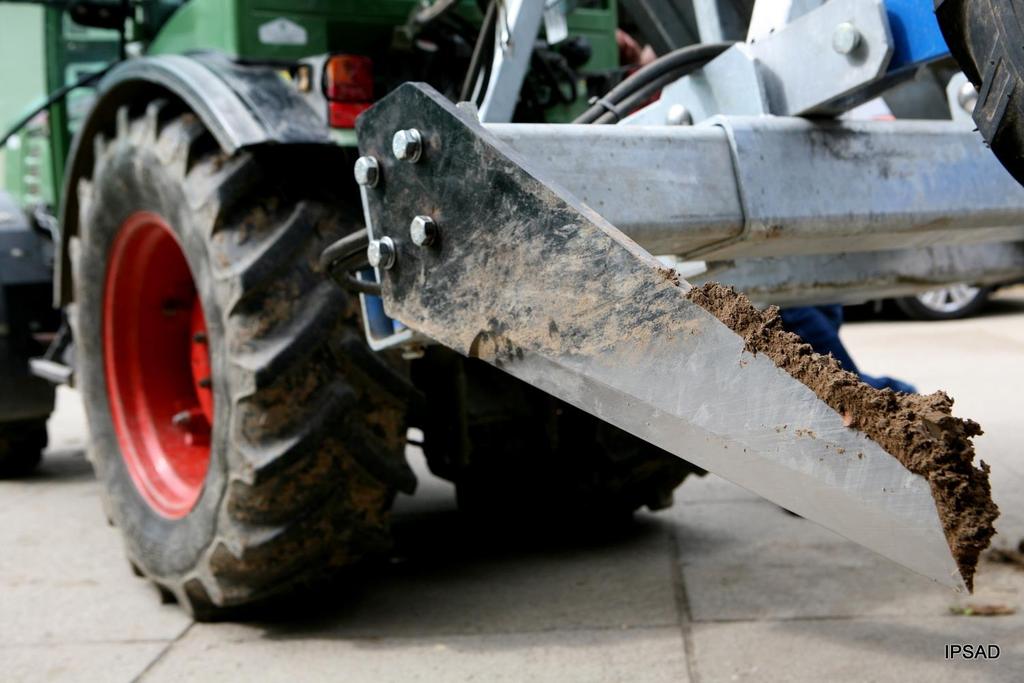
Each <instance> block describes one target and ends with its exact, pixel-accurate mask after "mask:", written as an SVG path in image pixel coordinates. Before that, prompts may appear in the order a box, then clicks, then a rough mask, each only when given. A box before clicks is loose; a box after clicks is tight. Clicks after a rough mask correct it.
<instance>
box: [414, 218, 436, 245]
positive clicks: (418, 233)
mask: <svg viewBox="0 0 1024 683" xmlns="http://www.w3.org/2000/svg"><path fill="white" fill-rule="evenodd" d="M437 233H438V230H437V223H435V222H434V219H433V218H431V217H430V216H416V218H413V219H412V222H411V223H409V237H410V239H412V243H413V244H415V245H416V246H419V247H428V246H430V245H431V244H433V243H434V242H435V241H436V240H437Z"/></svg>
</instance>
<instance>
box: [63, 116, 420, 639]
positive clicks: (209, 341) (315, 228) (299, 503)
mask: <svg viewBox="0 0 1024 683" xmlns="http://www.w3.org/2000/svg"><path fill="white" fill-rule="evenodd" d="M143 106H144V107H145V109H144V110H137V109H133V110H129V109H128V108H122V109H121V110H120V111H119V112H118V116H117V122H116V130H111V131H108V134H107V135H106V136H100V137H99V138H98V139H97V140H96V143H95V145H94V147H95V164H94V167H93V171H92V174H91V177H89V178H84V179H82V180H80V181H79V184H78V191H79V200H80V207H81V208H80V223H79V224H80V229H79V236H78V237H77V238H75V239H74V240H73V242H72V245H71V253H72V261H73V273H74V281H75V290H76V291H75V298H76V303H75V306H74V310H73V314H72V318H73V322H74V325H75V328H76V330H75V332H76V334H75V337H76V341H77V346H78V354H79V355H78V368H79V379H80V386H81V390H82V394H83V397H84V400H85V408H86V413H87V417H88V422H89V427H90V431H91V436H92V443H91V446H90V458H91V460H92V462H93V464H94V467H95V469H96V471H97V475H98V477H99V479H100V481H101V483H102V486H103V493H104V496H103V498H104V504H105V507H106V511H107V515H108V517H109V518H110V519H112V520H113V522H114V524H115V525H116V526H117V527H119V528H120V530H121V532H122V534H123V536H124V540H125V543H126V548H127V554H128V558H129V561H130V563H131V565H132V566H133V567H134V568H137V570H138V571H140V572H141V573H142V574H143V575H144V576H146V577H148V578H149V579H150V580H151V581H153V582H155V583H156V584H157V587H158V588H159V589H160V591H161V594H164V595H173V596H174V598H175V599H176V600H177V601H178V602H179V603H180V604H181V605H182V606H183V607H184V608H185V609H186V610H187V611H188V612H189V613H190V614H192V615H193V616H194V617H195V618H197V619H199V620H214V619H220V618H224V617H231V616H235V615H236V614H237V613H238V610H239V609H240V608H242V607H243V606H251V605H253V604H259V603H263V602H265V601H267V600H268V599H270V598H274V597H278V596H280V595H281V594H283V593H286V592H288V591H290V590H292V589H294V588H297V587H302V586H304V585H307V584H309V583H311V582H319V581H320V580H322V579H324V578H326V577H329V576H330V575H332V574H333V573H334V572H335V571H336V570H337V569H338V568H340V567H344V566H347V565H350V564H352V563H354V562H356V561H357V560H359V559H360V558H361V557H363V556H365V555H366V554H368V553H373V552H375V551H380V550H383V549H385V548H387V546H388V544H389V528H388V526H389V519H388V509H389V507H390V505H391V503H392V500H393V498H394V496H395V494H396V491H397V490H404V491H411V490H412V489H413V488H414V487H415V477H414V475H413V474H412V471H411V470H410V469H409V467H408V464H407V463H406V462H405V456H404V445H405V403H406V400H407V391H408V382H407V380H406V378H405V377H404V376H403V374H402V371H401V368H400V367H395V366H394V365H393V364H391V363H389V362H387V361H386V360H385V359H384V358H383V357H381V356H379V355H377V354H374V353H372V352H370V351H369V349H368V348H367V347H366V345H365V342H364V341H363V338H362V334H361V332H360V327H359V320H358V306H357V302H356V301H355V300H354V299H353V298H351V297H348V296H347V295H345V294H344V293H343V292H341V291H340V290H339V289H338V288H337V287H336V286H335V285H334V284H333V283H332V282H330V281H329V280H328V279H326V278H324V277H323V276H322V274H321V273H320V272H319V266H318V257H319V254H320V252H321V251H322V250H323V248H324V247H325V246H326V245H327V244H329V243H331V242H332V241H334V240H336V239H338V238H340V237H342V236H343V235H345V234H347V233H349V232H351V231H353V230H356V229H358V228H359V227H361V226H360V220H359V219H360V217H359V214H358V212H357V211H354V210H353V206H355V205H354V204H352V203H346V202H343V201H340V200H339V199H338V195H339V194H340V193H342V192H343V191H344V188H343V186H340V185H339V184H338V182H337V174H336V173H335V172H334V171H335V170H340V169H344V168H350V167H351V161H350V160H349V159H348V158H347V155H346V153H345V152H344V151H342V150H341V149H340V148H327V147H326V146H325V147H324V148H320V147H316V148H314V147H304V148H299V149H294V148H290V147H287V146H278V147H275V148H266V149H257V150H250V151H242V152H239V153H238V154H235V155H234V156H228V155H227V154H225V153H223V152H222V151H221V149H220V148H219V147H218V145H217V144H216V142H215V140H214V139H213V137H212V136H211V135H210V133H209V131H208V130H206V129H205V127H204V126H203V125H202V124H201V122H200V121H199V120H198V119H197V118H196V116H194V115H193V114H192V113H190V112H188V111H187V110H185V109H184V108H183V107H182V106H180V105H178V104H176V103H170V102H166V101H163V100H160V101H153V102H150V103H148V105H147V104H146V103H144V104H143ZM168 235H170V237H168ZM175 243H176V244H177V247H176V248H177V251H178V254H179V255H178V256H175V254H174V252H175V247H174V246H173V245H174V244H175ZM126 254H127V256H126ZM154 254H161V256H160V258H159V259H158V258H157V257H156V256H154ZM176 259H177V260H176ZM172 273H174V275H173V276H172ZM189 279H191V283H192V284H191V286H189V284H188V281H189ZM190 287H191V288H190ZM190 302H191V303H190ZM133 316H134V317H133ZM183 317H184V319H183ZM136 318H137V321H138V322H137V324H134V323H133V321H134V320H135V319H136ZM204 318H205V320H204ZM190 320H191V322H190ZM197 324H199V325H200V327H199V328H197V327H196V325H197ZM197 329H200V330H201V331H199V332H197V331H196V330H197ZM154 347H157V348H158V349H159V350H160V353H159V354H158V355H157V356H156V357H155V358H154V355H153V354H154V352H153V348H154ZM197 347H198V351H197ZM197 358H198V360H197ZM197 362H198V365H197ZM197 367H198V368H200V374H202V373H206V376H205V377H201V378H199V377H197V375H196V372H197V370H196V368H197ZM204 444H205V445H204ZM204 468H205V473H204Z"/></svg>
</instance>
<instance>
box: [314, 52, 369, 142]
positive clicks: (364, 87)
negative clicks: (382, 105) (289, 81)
mask: <svg viewBox="0 0 1024 683" xmlns="http://www.w3.org/2000/svg"><path fill="white" fill-rule="evenodd" d="M323 82H324V95H326V96H327V101H328V105H327V107H328V109H327V114H328V119H329V121H330V124H331V127H332V128H354V127H355V125H356V117H357V116H359V115H360V114H361V113H363V112H364V111H366V110H367V109H369V108H370V105H371V104H373V61H372V60H371V59H370V58H369V57H362V56H360V55H333V56H332V57H331V58H330V59H328V60H327V63H326V64H325V65H324V81H323Z"/></svg>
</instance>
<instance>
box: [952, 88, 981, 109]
mask: <svg viewBox="0 0 1024 683" xmlns="http://www.w3.org/2000/svg"><path fill="white" fill-rule="evenodd" d="M956 101H957V103H958V104H959V105H960V107H961V108H962V109H963V110H964V111H965V112H967V113H968V114H973V113H974V107H975V105H977V104H978V89H977V88H975V87H974V85H973V84H972V83H971V82H970V81H967V82H966V83H964V84H963V85H961V86H960V90H959V92H957V94H956Z"/></svg>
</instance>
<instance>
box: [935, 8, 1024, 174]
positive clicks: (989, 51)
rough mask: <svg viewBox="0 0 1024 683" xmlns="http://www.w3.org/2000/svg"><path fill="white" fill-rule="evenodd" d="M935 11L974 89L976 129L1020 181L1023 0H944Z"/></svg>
mask: <svg viewBox="0 0 1024 683" xmlns="http://www.w3.org/2000/svg"><path fill="white" fill-rule="evenodd" d="M935 14H936V15H937V17H938V19H939V25H940V26H941V28H942V33H943V35H944V36H945V37H946V44H947V45H949V50H950V52H951V53H952V55H953V57H955V58H956V60H957V62H959V64H960V68H961V69H963V72H964V74H966V76H967V78H968V80H970V81H971V83H972V84H974V87H975V88H977V89H978V101H977V104H975V106H974V121H975V123H976V124H977V126H978V130H979V131H980V132H981V134H982V136H983V137H984V138H985V141H986V142H987V143H988V144H989V146H990V147H991V148H992V151H993V152H995V155H996V156H997V157H998V158H999V160H1000V161H1001V162H1002V163H1003V166H1005V167H1006V169H1007V170H1008V171H1009V172H1010V173H1011V174H1012V175H1013V177H1014V178H1016V179H1017V182H1020V183H1024V1H1022V0H942V2H940V3H938V6H937V7H936V9H935Z"/></svg>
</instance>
